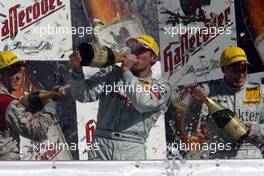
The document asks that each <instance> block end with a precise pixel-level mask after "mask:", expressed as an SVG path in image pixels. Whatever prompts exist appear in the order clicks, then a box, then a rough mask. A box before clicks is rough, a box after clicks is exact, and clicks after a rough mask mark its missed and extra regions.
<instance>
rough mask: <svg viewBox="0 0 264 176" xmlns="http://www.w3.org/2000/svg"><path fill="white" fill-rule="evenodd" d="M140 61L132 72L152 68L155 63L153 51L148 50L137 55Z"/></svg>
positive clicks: (133, 67)
mask: <svg viewBox="0 0 264 176" xmlns="http://www.w3.org/2000/svg"><path fill="white" fill-rule="evenodd" d="M137 59H138V62H137V63H136V64H135V65H133V66H132V68H131V71H132V72H140V71H143V70H146V69H147V68H150V67H151V66H152V65H153V63H155V57H154V56H153V54H152V51H150V50H147V51H145V52H143V53H142V54H139V55H137Z"/></svg>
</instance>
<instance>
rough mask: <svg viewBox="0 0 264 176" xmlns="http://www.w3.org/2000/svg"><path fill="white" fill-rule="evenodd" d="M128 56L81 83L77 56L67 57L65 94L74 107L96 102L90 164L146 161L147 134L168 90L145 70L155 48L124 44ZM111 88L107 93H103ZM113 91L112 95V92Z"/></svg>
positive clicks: (134, 41)
mask: <svg viewBox="0 0 264 176" xmlns="http://www.w3.org/2000/svg"><path fill="white" fill-rule="evenodd" d="M127 46H128V47H129V48H130V49H131V54H128V55H126V56H125V60H124V62H123V63H122V66H121V68H120V67H119V66H117V65H113V66H109V67H106V68H103V69H101V71H99V72H97V73H96V74H94V75H93V76H91V77H90V78H89V79H86V80H85V79H84V74H83V72H82V67H81V65H80V62H81V60H82V57H81V55H80V52H79V51H75V52H74V53H73V54H72V55H71V56H70V61H71V63H72V65H73V67H74V68H73V70H72V74H71V81H70V83H71V90H72V94H73V96H74V98H75V99H77V100H78V101H80V102H92V101H96V100H98V99H99V109H98V115H97V124H96V132H95V140H94V142H96V143H97V144H98V146H99V150H91V151H90V152H89V155H88V159H92V160H96V159H97V160H139V159H146V152H145V145H144V144H145V142H146V139H147V137H148V135H149V131H150V129H151V128H152V126H153V125H154V124H155V122H156V121H157V119H158V117H159V116H160V115H161V114H162V113H164V112H165V111H166V109H167V107H168V104H169V101H170V96H171V90H170V85H169V83H168V82H167V81H165V80H163V79H160V80H157V79H154V78H153V77H152V71H151V67H152V65H154V64H155V62H156V61H157V59H158V54H159V47H158V44H157V42H156V41H155V40H154V38H153V37H151V36H148V35H140V36H139V37H137V38H130V39H128V41H127ZM107 87H111V88H112V91H111V93H109V92H107V91H105V89H106V88H107ZM116 88H117V89H116Z"/></svg>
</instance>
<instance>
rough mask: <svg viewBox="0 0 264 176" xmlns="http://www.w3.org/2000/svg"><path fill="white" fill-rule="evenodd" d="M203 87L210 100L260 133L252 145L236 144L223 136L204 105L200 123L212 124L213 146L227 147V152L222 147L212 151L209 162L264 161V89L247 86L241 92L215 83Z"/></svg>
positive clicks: (256, 86) (225, 84)
mask: <svg viewBox="0 0 264 176" xmlns="http://www.w3.org/2000/svg"><path fill="white" fill-rule="evenodd" d="M203 87H204V88H205V90H206V91H207V93H208V95H209V97H211V98H212V99H213V100H215V101H216V102H218V103H220V104H222V105H223V106H225V107H227V108H229V109H230V110H232V111H234V112H236V114H237V116H238V117H239V119H240V120H242V121H244V122H251V123H252V124H253V126H254V127H255V129H256V136H255V138H254V139H253V140H252V141H249V140H247V141H246V142H243V143H240V144H239V145H237V144H234V143H232V141H229V140H228V139H227V138H226V137H225V136H224V135H223V134H222V133H221V131H220V128H219V127H218V126H217V125H216V123H215V122H214V120H213V119H212V118H211V116H208V108H207V106H206V105H205V104H203V106H202V110H201V115H200V120H201V123H207V124H208V127H209V136H210V142H211V143H216V144H217V145H218V146H219V145H220V144H219V143H222V144H224V146H225V149H223V147H220V149H219V148H218V149H217V148H216V151H215V149H214V151H213V152H212V151H211V153H210V154H209V158H236V159H241V158H243V159H245V158H262V154H261V151H260V150H259V147H260V144H262V143H263V142H264V102H263V101H264V99H263V95H264V92H263V91H264V87H263V86H262V85H259V84H253V83H246V84H245V85H244V86H243V87H241V88H232V87H230V86H229V85H228V84H227V83H226V82H225V81H224V80H215V81H211V82H209V84H205V85H203ZM228 143H229V144H228ZM226 146H227V147H226Z"/></svg>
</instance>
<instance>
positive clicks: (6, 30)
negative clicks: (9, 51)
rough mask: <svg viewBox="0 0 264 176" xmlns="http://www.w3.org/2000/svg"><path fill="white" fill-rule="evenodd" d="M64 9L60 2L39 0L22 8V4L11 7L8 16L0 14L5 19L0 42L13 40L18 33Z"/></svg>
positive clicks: (57, 0)
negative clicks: (8, 39)
mask: <svg viewBox="0 0 264 176" xmlns="http://www.w3.org/2000/svg"><path fill="white" fill-rule="evenodd" d="M63 7H65V4H63V2H62V1H61V0H41V1H36V2H35V3H34V4H32V5H30V6H28V7H23V5H22V4H17V5H15V6H12V7H10V8H9V10H8V14H9V15H5V14H1V17H4V18H6V19H5V20H4V22H3V26H2V27H1V40H2V41H3V40H6V39H7V38H11V39H14V38H15V37H16V35H17V34H18V32H19V31H22V30H24V29H26V28H27V27H29V26H31V25H33V24H34V23H37V22H38V21H40V20H42V19H44V18H46V17H47V16H49V15H51V14H53V13H54V12H56V11H58V10H60V9H62V8H63Z"/></svg>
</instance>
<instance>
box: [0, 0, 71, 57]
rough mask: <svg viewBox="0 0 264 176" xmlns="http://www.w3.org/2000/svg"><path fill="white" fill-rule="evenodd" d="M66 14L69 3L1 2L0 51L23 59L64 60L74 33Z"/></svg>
mask: <svg viewBox="0 0 264 176" xmlns="http://www.w3.org/2000/svg"><path fill="white" fill-rule="evenodd" d="M70 14H71V13H70V1H69V0H36V1H27V0H22V1H15V0H11V1H2V2H1V4H0V30H1V36H0V50H1V51H2V50H13V51H14V52H15V53H16V54H17V55H18V56H19V57H20V58H21V59H25V60H45V61H47V60H67V59H68V58H67V57H65V55H66V53H68V52H69V51H70V50H71V48H72V33H73V32H74V29H73V28H71V15H70ZM75 32H76V31H75Z"/></svg>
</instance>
